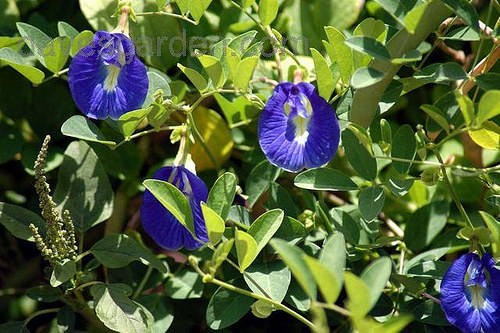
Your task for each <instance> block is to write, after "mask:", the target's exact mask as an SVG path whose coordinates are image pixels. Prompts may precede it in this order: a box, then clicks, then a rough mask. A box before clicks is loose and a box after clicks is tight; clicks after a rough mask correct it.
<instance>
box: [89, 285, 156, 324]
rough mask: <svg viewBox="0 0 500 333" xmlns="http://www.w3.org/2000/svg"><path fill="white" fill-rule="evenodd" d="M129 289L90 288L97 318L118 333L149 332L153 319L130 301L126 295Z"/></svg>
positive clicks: (121, 287) (146, 311)
mask: <svg viewBox="0 0 500 333" xmlns="http://www.w3.org/2000/svg"><path fill="white" fill-rule="evenodd" d="M130 292H131V290H130V287H128V286H127V285H124V284H118V283H117V284H109V285H105V284H96V285H93V286H92V287H91V288H90V293H91V294H92V297H93V298H94V302H95V313H96V314H97V317H98V318H99V319H100V320H101V321H102V322H103V323H104V325H106V327H108V328H109V329H112V330H114V331H118V332H131V333H139V332H150V327H151V326H152V325H153V322H154V318H153V315H152V314H151V312H149V311H148V309H146V308H145V307H144V306H142V305H141V304H139V303H137V302H134V301H132V300H131V299H130V298H128V296H127V294H129V293H130Z"/></svg>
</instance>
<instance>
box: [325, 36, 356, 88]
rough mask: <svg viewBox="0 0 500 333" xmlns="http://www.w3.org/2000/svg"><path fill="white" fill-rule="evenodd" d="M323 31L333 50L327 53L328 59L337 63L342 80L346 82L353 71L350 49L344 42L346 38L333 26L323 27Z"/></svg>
mask: <svg viewBox="0 0 500 333" xmlns="http://www.w3.org/2000/svg"><path fill="white" fill-rule="evenodd" d="M325 32H326V35H327V36H328V41H329V42H330V45H331V46H332V48H331V49H332V51H333V53H332V54H329V55H330V59H331V60H332V62H336V63H337V64H338V66H339V70H340V77H341V78H342V82H343V83H344V84H347V82H349V79H350V78H351V75H352V73H353V61H354V60H353V54H352V50H351V49H350V48H349V47H348V46H347V45H346V44H345V43H344V42H345V40H346V38H345V36H344V34H342V32H340V30H338V29H337V28H334V27H325Z"/></svg>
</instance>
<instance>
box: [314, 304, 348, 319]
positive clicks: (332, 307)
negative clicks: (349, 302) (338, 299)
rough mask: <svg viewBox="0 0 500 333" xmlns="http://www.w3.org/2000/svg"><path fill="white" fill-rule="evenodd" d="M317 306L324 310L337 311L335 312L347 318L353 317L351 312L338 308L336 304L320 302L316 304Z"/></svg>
mask: <svg viewBox="0 0 500 333" xmlns="http://www.w3.org/2000/svg"><path fill="white" fill-rule="evenodd" d="M316 305H318V306H319V307H321V308H324V309H328V310H332V311H335V312H337V313H339V314H341V315H343V316H346V317H350V316H351V312H350V311H349V310H346V309H344V308H343V307H341V306H338V305H337V304H334V303H320V302H318V303H316Z"/></svg>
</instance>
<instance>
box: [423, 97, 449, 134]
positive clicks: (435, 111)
mask: <svg viewBox="0 0 500 333" xmlns="http://www.w3.org/2000/svg"><path fill="white" fill-rule="evenodd" d="M420 108H421V109H422V110H423V111H424V112H425V113H427V115H428V116H429V117H431V118H432V120H434V121H435V122H436V123H437V124H438V125H439V126H441V128H442V129H444V130H445V132H446V133H450V124H448V121H447V120H446V118H445V117H444V116H442V115H441V110H440V109H439V108H438V107H437V106H434V105H430V104H424V105H421V106H420Z"/></svg>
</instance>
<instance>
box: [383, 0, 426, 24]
mask: <svg viewBox="0 0 500 333" xmlns="http://www.w3.org/2000/svg"><path fill="white" fill-rule="evenodd" d="M375 2H376V3H378V4H379V5H380V6H382V8H384V9H385V10H386V11H387V12H388V13H389V14H390V15H391V16H392V17H394V18H395V19H396V20H398V21H399V23H401V24H404V18H405V16H406V15H407V14H408V12H410V10H411V9H412V8H413V6H412V4H418V2H417V1H412V2H406V1H401V0H375Z"/></svg>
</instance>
